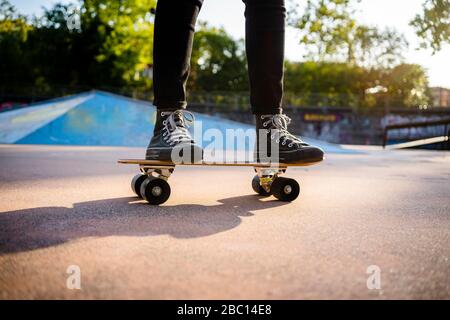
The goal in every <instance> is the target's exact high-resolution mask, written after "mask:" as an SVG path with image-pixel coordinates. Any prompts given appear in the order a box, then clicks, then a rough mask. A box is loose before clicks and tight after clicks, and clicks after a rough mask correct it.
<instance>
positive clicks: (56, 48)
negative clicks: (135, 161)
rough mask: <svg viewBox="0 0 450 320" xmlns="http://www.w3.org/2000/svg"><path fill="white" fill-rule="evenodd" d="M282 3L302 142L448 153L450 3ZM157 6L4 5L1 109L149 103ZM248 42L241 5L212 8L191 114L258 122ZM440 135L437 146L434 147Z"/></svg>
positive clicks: (201, 36) (288, 84)
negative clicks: (107, 97)
mask: <svg viewBox="0 0 450 320" xmlns="http://www.w3.org/2000/svg"><path fill="white" fill-rule="evenodd" d="M8 3H10V4H11V5H12V6H9V5H8ZM286 5H287V9H288V10H287V12H288V19H287V26H288V27H287V35H286V64H285V70H286V73H285V95H284V105H285V110H286V112H287V113H288V114H289V115H290V116H291V117H293V119H294V121H293V124H292V131H293V132H294V133H296V134H299V135H303V136H307V137H311V138H316V139H320V140H323V141H327V142H332V143H338V144H370V145H383V144H389V145H390V144H397V143H400V144H403V143H405V142H411V141H421V142H420V143H419V144H420V145H421V146H426V147H432V148H448V143H447V144H446V143H445V141H447V140H448V132H449V124H448V123H449V122H450V90H449V88H450V76H449V75H450V64H449V63H448V60H449V57H450V44H449V37H450V36H449V34H450V31H449V30H450V29H449V28H450V27H449V26H450V18H449V15H450V3H449V1H448V0H395V1H388V0H377V1H373V0H361V1H359V0H345V1H336V0H314V1H301V0H287V1H286ZM155 6H156V1H155V0H128V1H122V2H116V1H112V0H103V1H102V0H84V1H77V0H74V1H71V0H60V1H57V0H42V1H25V0H10V1H9V2H8V1H3V2H2V17H1V18H2V19H3V20H2V22H1V23H2V27H1V29H0V30H1V32H2V38H0V40H1V42H0V46H1V47H2V51H3V53H2V58H1V65H2V68H3V72H2V73H1V75H0V81H1V83H0V104H1V105H0V110H1V111H10V110H14V109H20V108H23V107H27V106H29V105H30V103H36V102H40V101H45V100H48V99H52V98H61V97H64V96H67V95H69V94H84V93H85V92H88V91H90V90H93V89H94V90H102V91H108V92H110V93H115V94H118V95H121V96H126V97H133V98H136V99H140V100H144V101H147V102H151V101H152V98H153V97H152V69H153V64H152V43H153V19H154V16H153V14H152V13H150V11H151V10H150V9H151V8H154V7H155ZM5 12H6V13H5ZM333 17H334V18H333ZM336 17H339V18H336ZM430 17H431V18H430ZM244 35H245V18H244V3H243V2H242V1H240V0H229V1H228V0H227V1H221V0H205V1H204V5H203V8H202V11H201V13H200V16H199V20H198V24H197V33H196V37H195V41H194V50H193V55H192V70H191V76H190V80H189V82H188V89H189V107H190V109H191V110H193V111H196V112H200V113H205V114H210V115H214V116H219V117H222V118H227V119H230V120H234V121H238V122H241V123H247V124H252V123H253V118H252V116H251V114H250V113H249V98H248V96H249V92H248V91H249V85H248V79H247V70H246V58H245V50H244ZM122 103H123V102H120V101H117V102H116V104H117V105H121V104H122ZM11 116H13V114H9V115H8V119H12V118H11ZM3 117H6V116H3ZM100 118H101V117H100ZM5 121H6V120H5ZM8 121H10V120H8ZM149 121H150V122H151V120H149ZM91 122H92V121H91ZM90 125H92V123H90ZM96 125H101V124H99V123H97V124H96ZM398 125H400V127H396V126H398ZM4 128H5V127H4ZM4 130H5V129H4ZM6 134H7V133H3V135H6ZM435 138H438V140H439V143H437V144H436V143H434V142H436V141H437V140H427V139H435ZM53 140H54V141H58V142H57V143H63V142H62V141H63V140H58V139H53ZM53 140H51V139H50V140H49V139H46V141H53ZM71 140H73V139H67V141H71ZM76 140H77V139H76ZM79 140H82V139H78V140H77V141H79ZM430 141H431V142H433V143H430ZM3 142H5V141H3ZM86 143H87V142H86ZM90 143H92V142H90ZM105 143H106V144H107V142H105ZM110 143H111V144H115V142H113V141H111V142H110Z"/></svg>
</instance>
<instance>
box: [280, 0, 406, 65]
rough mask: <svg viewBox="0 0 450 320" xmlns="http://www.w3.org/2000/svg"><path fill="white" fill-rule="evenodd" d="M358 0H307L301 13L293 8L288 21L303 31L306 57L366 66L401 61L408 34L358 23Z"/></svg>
mask: <svg viewBox="0 0 450 320" xmlns="http://www.w3.org/2000/svg"><path fill="white" fill-rule="evenodd" d="M359 1H360V0H308V1H307V2H306V6H305V8H304V9H303V13H302V14H301V15H300V16H297V15H296V14H295V12H297V11H298V10H290V12H291V14H290V17H289V23H290V25H291V26H293V27H295V28H297V29H298V30H299V31H300V43H302V44H304V45H305V47H306V49H307V51H308V54H307V55H306V58H308V59H310V60H315V61H326V60H328V61H340V62H347V63H355V64H360V65H366V66H379V65H383V66H391V65H394V64H396V63H398V62H400V61H401V58H402V51H403V50H404V49H405V47H406V46H407V45H408V44H407V42H406V40H405V38H404V37H403V36H402V35H400V34H398V33H397V32H396V31H395V30H393V29H386V30H379V29H377V28H375V27H370V26H366V25H363V24H359V23H358V22H357V20H356V18H355V15H356V11H355V9H354V5H355V3H357V2H359ZM291 3H292V2H291Z"/></svg>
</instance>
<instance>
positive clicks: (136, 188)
mask: <svg viewBox="0 0 450 320" xmlns="http://www.w3.org/2000/svg"><path fill="white" fill-rule="evenodd" d="M145 179H147V175H146V174H138V175H135V176H134V178H133V180H131V190H133V192H134V193H135V194H136V195H137V196H138V197H139V198H142V196H141V185H142V182H144V180H145Z"/></svg>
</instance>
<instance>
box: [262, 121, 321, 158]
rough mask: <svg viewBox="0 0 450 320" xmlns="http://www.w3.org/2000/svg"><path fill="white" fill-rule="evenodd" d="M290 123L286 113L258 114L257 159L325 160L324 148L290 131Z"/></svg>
mask: <svg viewBox="0 0 450 320" xmlns="http://www.w3.org/2000/svg"><path fill="white" fill-rule="evenodd" d="M290 123H291V119H290V118H289V117H288V116H286V115H284V114H267V115H256V147H255V161H257V162H277V161H278V162H279V163H287V164H301V163H311V162H320V161H322V160H323V155H324V153H323V151H322V149H320V148H317V147H314V146H311V145H309V144H307V143H305V142H304V141H302V140H301V139H300V138H298V137H296V136H294V135H292V134H291V133H289V131H288V130H287V127H288V125H289V124H290ZM277 149H278V150H277Z"/></svg>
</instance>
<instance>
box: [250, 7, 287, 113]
mask: <svg viewBox="0 0 450 320" xmlns="http://www.w3.org/2000/svg"><path fill="white" fill-rule="evenodd" d="M243 1H244V3H245V18H246V19H245V29H246V31H245V43H246V51H247V61H248V72H249V80H250V102H251V108H252V112H253V113H254V114H271V113H281V110H282V109H281V107H282V105H281V103H282V102H281V101H282V97H283V63H284V37H285V31H284V29H285V19H286V8H285V5H284V0H243Z"/></svg>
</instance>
